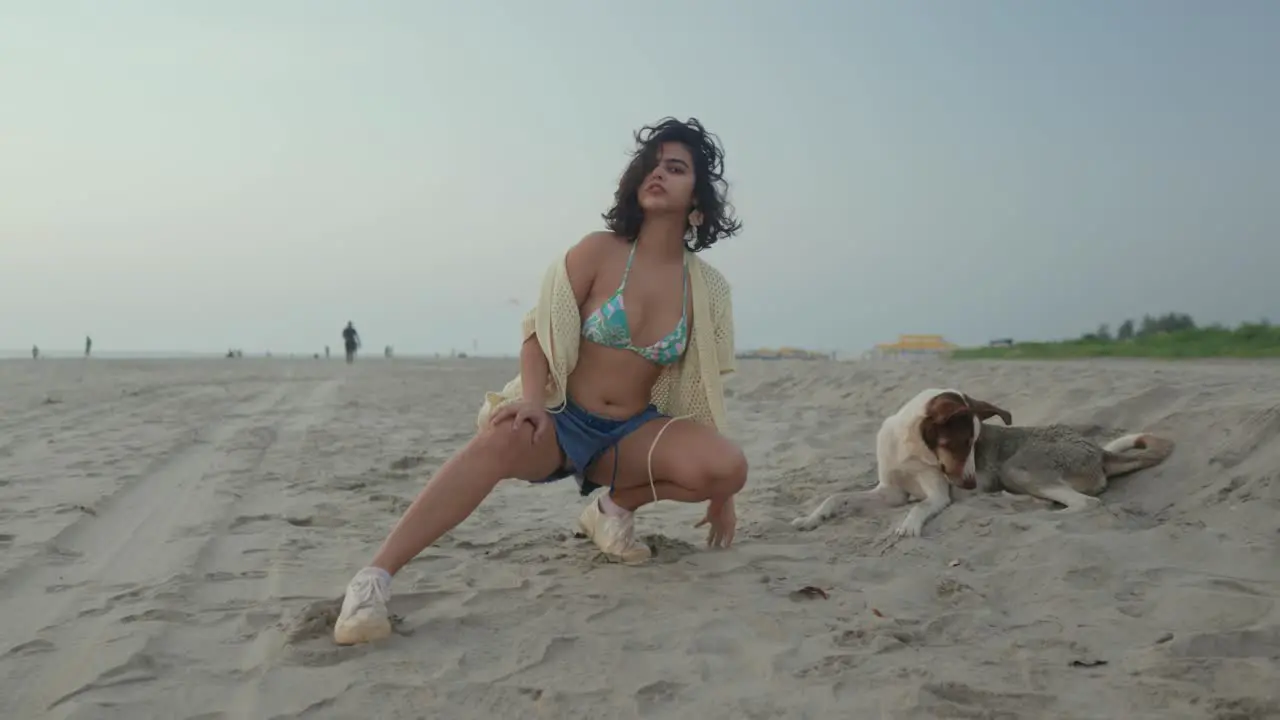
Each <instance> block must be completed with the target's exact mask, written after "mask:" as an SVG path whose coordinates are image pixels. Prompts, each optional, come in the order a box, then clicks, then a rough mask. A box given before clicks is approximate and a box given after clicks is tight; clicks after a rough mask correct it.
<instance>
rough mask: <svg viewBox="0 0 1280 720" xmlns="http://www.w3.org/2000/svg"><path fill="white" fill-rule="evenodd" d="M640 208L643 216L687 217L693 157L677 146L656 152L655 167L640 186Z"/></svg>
mask: <svg viewBox="0 0 1280 720" xmlns="http://www.w3.org/2000/svg"><path fill="white" fill-rule="evenodd" d="M639 192H640V197H639V202H640V208H641V209H643V210H644V211H645V212H646V213H682V214H683V213H687V212H689V210H690V209H692V208H693V155H691V154H690V153H689V148H687V147H685V146H684V145H683V144H681V143H678V142H665V143H663V144H662V145H661V146H659V148H658V164H657V165H656V166H655V167H654V168H653V170H651V171H650V172H649V175H648V176H647V177H645V179H644V182H642V183H640V191H639Z"/></svg>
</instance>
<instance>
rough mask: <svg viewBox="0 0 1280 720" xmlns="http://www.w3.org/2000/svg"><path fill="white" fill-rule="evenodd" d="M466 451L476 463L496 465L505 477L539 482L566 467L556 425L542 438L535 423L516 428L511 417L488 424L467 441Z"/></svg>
mask: <svg viewBox="0 0 1280 720" xmlns="http://www.w3.org/2000/svg"><path fill="white" fill-rule="evenodd" d="M462 454H464V455H469V456H470V457H471V459H472V460H473V461H475V462H478V463H481V464H486V465H488V464H492V465H493V466H494V467H495V471H496V472H498V473H499V474H501V475H502V476H503V477H504V478H516V479H518V480H528V481H532V482H537V481H540V480H545V479H546V478H547V477H548V476H549V475H551V474H552V473H555V472H556V471H557V470H559V469H560V468H561V467H563V466H564V462H565V459H564V453H563V452H561V450H560V444H559V441H558V440H557V438H556V428H555V424H554V423H552V424H550V425H549V426H548V427H547V429H546V432H544V433H543V435H542V437H540V438H538V439H537V440H535V439H534V437H533V425H530V424H529V423H521V424H520V425H519V427H513V424H512V422H511V421H510V420H508V421H505V422H501V423H499V424H497V425H487V426H485V427H484V428H482V429H481V430H480V432H479V433H477V434H476V435H475V437H473V438H472V439H471V442H469V443H467V446H466V447H465V448H464V449H463V451H462Z"/></svg>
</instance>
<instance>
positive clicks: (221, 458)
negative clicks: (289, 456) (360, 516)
mask: <svg viewBox="0 0 1280 720" xmlns="http://www.w3.org/2000/svg"><path fill="white" fill-rule="evenodd" d="M337 382H338V381H336V380H333V381H329V382H326V383H322V384H318V385H316V384H311V383H298V384H293V383H289V384H287V385H277V386H273V387H270V388H268V389H266V390H265V392H261V393H259V394H257V395H255V396H253V397H251V398H249V399H247V400H245V401H243V402H241V403H240V404H238V405H235V406H233V407H232V408H231V410H230V411H229V412H228V413H227V414H226V415H224V416H223V417H222V418H221V419H220V420H219V421H218V422H215V423H214V424H212V425H211V426H209V427H207V428H205V429H203V430H202V431H201V432H200V437H201V441H200V442H197V443H194V444H189V445H185V446H183V447H180V448H179V449H178V450H177V451H176V452H175V453H174V454H173V455H172V456H171V457H169V458H168V459H167V460H166V461H165V462H162V463H160V464H159V465H158V466H156V467H155V468H153V469H152V470H151V472H149V473H148V474H146V475H145V476H143V477H142V478H140V479H139V480H138V481H137V482H134V483H132V484H130V485H128V486H126V487H124V488H121V489H120V491H118V492H117V493H116V495H115V496H113V497H112V498H111V500H110V501H109V502H107V503H103V504H102V505H101V506H100V507H99V511H98V514H97V516H96V517H87V518H85V519H84V520H83V521H82V522H80V523H77V524H76V525H74V526H72V527H70V528H68V529H67V530H66V531H64V532H63V533H61V534H60V535H59V537H58V538H57V539H56V543H55V545H54V547H55V551H54V552H53V553H51V556H50V558H49V562H48V563H46V564H44V565H40V566H36V567H29V568H26V569H25V570H26V571H25V572H23V573H22V577H21V582H13V583H6V584H7V585H9V587H7V592H6V593H5V594H4V596H3V597H0V617H3V618H4V619H5V622H4V623H3V624H0V668H3V670H4V672H5V674H7V675H9V676H10V677H12V678H14V679H15V680H19V679H20V682H15V683H14V685H15V686H17V687H19V688H20V691H19V692H17V693H14V694H12V695H9V696H6V697H3V698H0V709H2V710H3V712H0V717H5V718H28V717H32V718H34V717H56V716H66V715H67V714H69V713H74V712H75V709H76V706H77V705H79V704H80V703H79V702H76V701H77V700H78V699H82V698H83V697H84V696H85V695H87V694H88V693H89V692H91V691H96V690H103V689H108V688H113V687H124V686H128V685H132V684H137V683H144V682H150V681H153V680H156V679H157V678H158V677H159V668H160V667H161V666H162V665H164V664H167V663H166V661H165V658H164V657H163V656H158V655H156V654H155V653H154V652H152V651H153V650H156V649H158V645H157V643H158V641H159V640H161V639H162V634H163V632H164V630H163V629H161V628H163V627H164V625H165V624H167V623H162V624H161V625H160V626H158V627H157V628H156V630H158V632H157V631H156V630H152V629H151V628H146V627H144V626H140V625H139V623H138V621H139V620H144V621H145V620H164V619H165V618H166V617H168V618H169V619H170V620H172V619H173V618H174V617H175V616H174V615H173V612H174V610H173V607H174V602H173V601H175V600H181V598H182V594H183V593H182V592H181V589H182V587H183V586H184V585H185V584H186V583H187V582H189V578H190V572H189V569H190V568H192V567H193V566H194V565H195V564H196V563H197V562H198V559H199V557H200V554H201V552H202V551H204V550H205V548H206V547H207V546H208V545H209V544H210V543H212V542H214V541H215V539H216V534H215V533H216V532H217V529H218V528H220V527H222V526H224V525H225V524H226V522H227V514H228V513H229V512H231V510H232V506H233V505H234V504H235V502H236V495H235V494H234V493H233V492H229V491H228V488H230V487H233V486H234V485H235V484H237V482H239V483H243V482H245V478H246V477H249V476H252V475H253V474H254V472H253V471H254V470H255V469H256V467H257V465H258V464H260V462H261V460H262V457H263V455H264V454H265V453H266V451H267V450H268V449H269V448H270V446H271V445H272V444H274V442H275V440H276V438H277V437H278V435H279V431H278V428H277V427H276V426H277V425H278V424H279V423H280V420H281V418H282V417H287V416H288V413H289V410H290V408H292V407H294V406H296V405H297V404H298V401H299V400H300V399H306V398H310V397H312V396H314V395H315V394H317V393H319V392H321V391H324V390H326V389H331V388H332V386H333V385H335V384H336V383H337ZM300 396H301V397H300ZM264 423H265V424H264ZM139 606H141V607H139ZM135 609H136V610H140V612H141V614H138V613H131V612H130V611H131V610H135ZM161 645H162V643H161ZM174 664H177V663H174ZM90 709H91V708H90ZM144 714H145V713H144ZM90 716H91V715H90Z"/></svg>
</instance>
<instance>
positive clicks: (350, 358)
mask: <svg viewBox="0 0 1280 720" xmlns="http://www.w3.org/2000/svg"><path fill="white" fill-rule="evenodd" d="M342 343H343V344H344V345H345V346H346V348H347V364H348V365H350V364H351V363H353V362H355V359H356V349H357V348H359V347H360V333H358V332H356V326H355V325H352V324H351V321H350V320H348V321H347V326H346V327H345V328H343V329H342Z"/></svg>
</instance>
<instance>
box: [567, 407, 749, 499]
mask: <svg viewBox="0 0 1280 720" xmlns="http://www.w3.org/2000/svg"><path fill="white" fill-rule="evenodd" d="M655 440H657V444H656V445H655V444H654V441H655ZM651 448H652V451H653V452H652V470H653V481H654V482H669V483H673V484H675V485H679V486H681V487H683V488H687V489H689V490H693V491H695V492H701V493H704V494H710V493H711V492H712V491H713V490H715V489H717V488H719V489H720V490H722V491H727V492H737V490H739V489H741V486H742V484H744V483H745V482H746V473H747V461H746V457H745V456H744V455H743V453H742V450H741V448H739V447H738V446H737V444H735V443H734V442H733V441H732V440H729V439H728V438H726V437H724V436H723V435H721V434H720V433H719V432H717V431H716V430H715V428H712V427H709V426H707V425H704V424H702V423H699V422H696V421H694V420H688V419H680V420H672V419H670V418H665V417H663V418H658V419H655V420H650V421H649V422H647V423H645V424H644V425H641V426H640V427H639V428H638V429H637V430H636V431H635V432H633V433H631V434H630V435H628V436H626V437H625V438H623V439H622V440H621V442H619V443H618V444H617V445H616V446H614V448H613V449H610V450H608V451H606V452H605V453H604V454H602V455H601V456H600V459H599V460H597V461H596V462H595V463H594V464H593V466H592V467H591V470H590V472H588V473H587V479H588V480H590V481H591V482H593V483H595V484H597V485H600V486H602V487H606V488H607V487H610V486H611V485H612V486H613V487H614V488H615V489H619V490H622V489H626V488H632V487H640V486H647V485H648V484H649V480H650V478H649V470H650V467H651V466H650V449H651ZM615 463H616V468H617V469H616V472H617V475H616V477H615V475H614V472H615ZM735 486H736V487H735Z"/></svg>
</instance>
